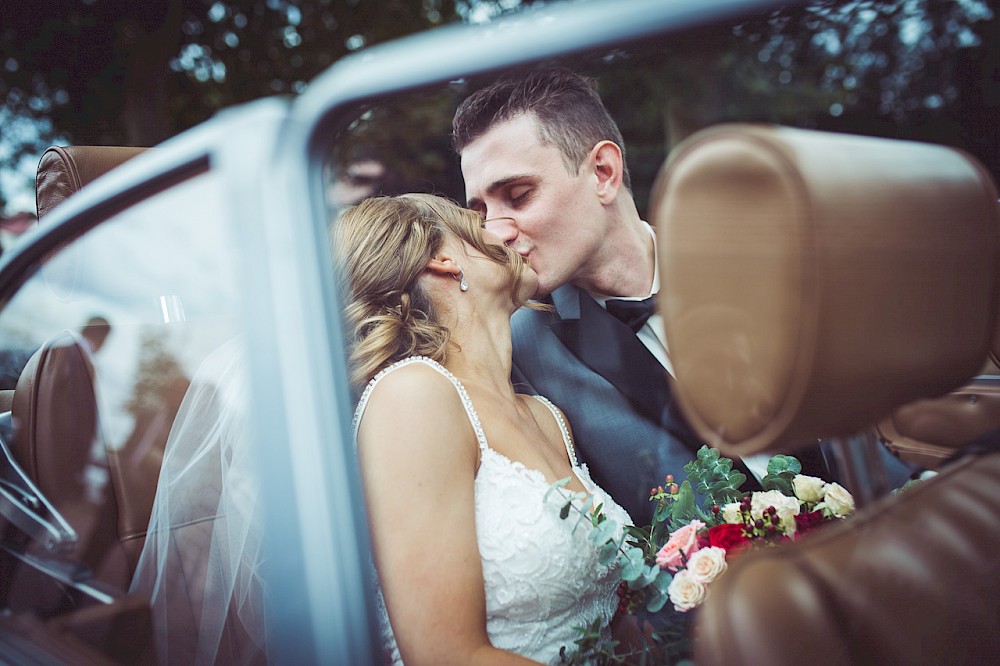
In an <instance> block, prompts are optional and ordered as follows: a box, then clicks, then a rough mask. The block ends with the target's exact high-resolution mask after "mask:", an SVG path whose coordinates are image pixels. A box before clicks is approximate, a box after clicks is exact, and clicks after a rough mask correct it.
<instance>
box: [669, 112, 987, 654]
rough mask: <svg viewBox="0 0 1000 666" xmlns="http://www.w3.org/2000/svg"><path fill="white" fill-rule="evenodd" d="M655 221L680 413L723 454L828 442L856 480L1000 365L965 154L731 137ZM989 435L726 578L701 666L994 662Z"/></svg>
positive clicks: (979, 184)
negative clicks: (896, 418) (884, 441)
mask: <svg viewBox="0 0 1000 666" xmlns="http://www.w3.org/2000/svg"><path fill="white" fill-rule="evenodd" d="M653 201H654V203H653V210H655V211H656V212H655V219H656V224H657V228H658V237H659V238H661V239H663V241H664V242H663V243H662V244H661V245H660V246H659V247H660V248H661V250H660V255H659V261H660V267H661V272H662V274H663V275H664V276H665V281H664V284H665V287H664V289H665V293H664V298H663V299H662V301H661V303H663V304H664V305H663V311H664V315H665V317H664V319H665V326H666V328H667V333H668V336H669V339H670V348H671V358H672V360H673V362H674V364H675V365H674V367H675V369H676V372H677V393H678V398H679V399H680V400H681V402H682V404H683V406H684V408H685V413H686V414H687V415H688V417H689V419H690V421H691V423H692V424H693V425H694V426H695V427H696V428H697V429H698V431H699V433H700V434H701V435H702V436H703V437H704V438H705V439H706V441H708V442H709V443H711V444H713V445H714V446H716V447H718V448H719V449H720V450H722V451H723V452H724V453H729V454H733V455H746V454H750V453H758V452H765V451H775V450H781V449H782V447H783V446H784V447H796V448H802V447H803V446H810V445H815V444H816V442H817V440H818V439H819V438H821V437H827V436H833V437H834V438H835V441H836V443H837V445H838V446H839V447H841V448H842V449H844V450H845V451H844V452H845V456H844V460H845V461H846V463H847V464H848V465H853V466H855V467H863V466H864V465H866V464H868V459H867V457H866V456H865V455H863V454H864V452H865V450H866V449H868V450H870V449H871V447H872V446H873V445H874V444H875V439H874V437H873V436H871V433H872V430H871V428H872V426H873V425H874V424H875V423H876V422H878V420H879V419H881V418H882V417H883V415H884V414H887V413H890V412H892V411H893V410H896V409H899V408H901V407H903V406H904V405H907V404H909V403H911V402H912V401H913V400H914V399H915V398H921V397H926V396H934V395H939V394H942V393H946V392H948V391H953V390H958V391H963V392H964V393H960V394H959V395H968V394H969V393H968V391H969V389H964V388H957V387H959V386H961V385H962V384H964V383H965V382H966V381H967V379H968V377H969V376H970V375H972V374H974V373H975V372H976V371H977V370H978V369H979V368H980V367H981V366H982V364H983V362H984V359H985V358H986V357H987V355H988V354H996V353H997V345H996V338H995V336H994V329H995V322H996V318H997V304H998V303H1000V291H998V286H1000V263H998V260H1000V254H998V249H1000V245H998V238H1000V237H998V232H1000V226H998V223H1000V205H998V202H997V190H996V186H995V185H994V184H993V182H992V180H991V178H990V176H989V175H988V174H987V173H986V172H985V170H984V169H983V168H982V166H981V165H980V164H979V163H978V162H977V161H976V160H975V159H974V158H972V157H970V156H968V155H966V154H964V153H962V152H960V151H957V150H955V149H952V148H948V147H943V146H937V145H931V144H917V143H912V142H905V141H894V140H887V139H879V138H868V137H854V136H843V135H832V134H825V133H820V132H813V131H808V130H798V129H789V128H775V127H762V126H753V125H730V126H720V127H717V128H713V129H710V130H707V131H705V132H702V133H699V134H696V135H695V136H693V137H691V138H690V139H689V140H688V141H687V142H685V143H684V144H683V145H682V146H679V147H678V149H677V150H676V151H675V152H674V153H673V154H672V155H671V157H670V158H669V160H668V162H667V164H666V165H665V167H664V170H663V172H662V173H661V176H660V180H659V181H658V184H657V186H656V188H655V191H654V195H653ZM946 399H947V398H946ZM951 418H956V417H955V413H954V412H953V414H952V416H951ZM973 421H974V422H975V425H976V426H979V425H981V421H979V420H978V419H976V418H973ZM946 430H947V428H946ZM977 430H978V429H977V428H975V427H973V426H972V425H969V426H966V427H965V428H963V429H960V430H959V431H960V432H965V433H968V434H969V435H971V437H970V441H971V440H972V439H975V438H977V437H980V436H981V435H982V437H980V439H979V440H978V441H977V442H976V443H975V444H974V445H973V446H972V447H971V448H970V449H969V450H967V451H965V450H961V449H960V450H959V452H958V453H957V454H956V455H957V456H958V457H957V460H955V461H953V462H950V463H949V464H947V465H944V466H942V467H941V472H940V474H938V475H936V476H934V477H933V478H930V479H927V480H924V481H921V482H920V483H919V484H917V485H916V486H914V487H911V488H907V489H905V490H902V491H901V492H899V493H897V494H892V495H888V496H884V497H882V498H881V499H878V500H877V501H875V502H872V503H871V504H869V505H868V506H867V507H865V508H864V510H863V511H862V512H860V513H859V514H858V515H856V516H855V517H854V518H853V519H851V520H849V521H846V522H844V523H842V524H840V525H836V526H833V527H831V528H830V529H828V530H825V531H823V532H821V533H819V534H818V535H816V536H812V535H810V536H809V537H805V538H803V539H802V541H801V542H799V543H797V544H796V546H795V547H793V548H775V549H773V550H767V549H765V550H762V551H757V552H755V553H753V554H752V555H750V556H747V557H745V558H741V559H739V560H737V561H736V562H734V563H733V565H732V567H731V570H730V571H729V572H728V573H727V574H726V576H724V577H723V578H722V579H721V583H722V584H721V585H720V586H719V587H718V588H713V589H712V593H711V594H710V595H709V598H708V599H707V601H706V604H705V606H704V607H703V608H702V609H700V615H699V618H698V631H699V637H700V640H699V641H698V642H697V646H696V650H697V658H696V660H697V663H705V664H732V663H773V664H799V663H803V662H806V661H809V662H811V663H974V662H977V661H979V660H981V659H983V658H984V656H985V655H992V654H996V653H997V651H998V649H1000V638H998V636H997V633H996V631H995V626H996V618H997V617H1000V603H998V600H997V597H996V594H995V588H994V586H993V585H992V584H988V583H987V581H995V580H996V577H997V573H998V571H997V564H996V558H995V557H994V556H993V553H995V552H996V549H997V548H998V547H1000V519H998V516H1000V495H998V492H997V490H998V488H1000V483H998V481H1000V479H998V477H997V475H998V474H1000V452H998V446H997V445H998V443H1000V439H998V436H997V433H996V432H993V433H986V434H985V435H983V433H982V432H981V431H977ZM967 443H968V442H962V444H967ZM942 448H944V445H942ZM859 451H860V452H861V454H862V455H858V452H859ZM860 471H862V470H855V473H854V474H852V475H849V476H850V477H852V478H855V479H857V480H858V481H859V482H862V481H864V479H865V476H866V475H865V474H863V473H859V472H860ZM851 490H852V492H854V494H855V497H856V498H861V497H864V496H865V493H864V492H859V489H858V488H852V489H851ZM859 503H860V502H859Z"/></svg>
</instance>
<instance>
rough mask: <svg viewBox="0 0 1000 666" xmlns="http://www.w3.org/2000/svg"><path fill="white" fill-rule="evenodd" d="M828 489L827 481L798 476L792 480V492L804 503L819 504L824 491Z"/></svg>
mask: <svg viewBox="0 0 1000 666" xmlns="http://www.w3.org/2000/svg"><path fill="white" fill-rule="evenodd" d="M824 488H826V481H824V480H823V479H820V478H818V477H815V476H806V475H805V474H796V475H795V478H794V479H792V490H794V491H795V496H796V497H798V498H799V499H800V500H802V501H803V502H819V501H820V500H821V499H823V489H824Z"/></svg>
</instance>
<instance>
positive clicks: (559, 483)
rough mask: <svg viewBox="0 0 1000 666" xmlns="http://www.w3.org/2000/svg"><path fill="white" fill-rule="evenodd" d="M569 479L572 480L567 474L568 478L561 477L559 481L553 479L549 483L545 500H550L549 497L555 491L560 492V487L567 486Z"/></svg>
mask: <svg viewBox="0 0 1000 666" xmlns="http://www.w3.org/2000/svg"><path fill="white" fill-rule="evenodd" d="M569 480H570V477H568V476H567V477H566V478H563V479H559V480H558V481H553V482H552V483H551V484H550V485H549V489H548V490H546V491H545V496H544V497H543V498H542V499H543V500H548V499H549V495H551V494H552V493H553V492H559V489H560V488H563V487H565V486H566V484H568V483H569ZM559 494H560V495H561V494H562V493H559Z"/></svg>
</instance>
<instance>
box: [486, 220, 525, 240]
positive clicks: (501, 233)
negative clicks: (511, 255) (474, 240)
mask: <svg viewBox="0 0 1000 666" xmlns="http://www.w3.org/2000/svg"><path fill="white" fill-rule="evenodd" d="M486 230H487V231H489V232H490V233H491V234H493V235H494V236H496V237H497V238H499V239H500V240H501V241H503V243H504V244H505V245H509V244H510V243H512V242H513V241H514V239H516V238H517V223H516V222H515V221H514V218H512V217H491V218H488V219H487V220H486Z"/></svg>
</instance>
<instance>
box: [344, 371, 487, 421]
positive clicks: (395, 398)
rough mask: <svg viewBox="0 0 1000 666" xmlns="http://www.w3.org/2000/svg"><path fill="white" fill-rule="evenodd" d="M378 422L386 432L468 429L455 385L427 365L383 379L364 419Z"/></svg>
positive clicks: (366, 410)
mask: <svg viewBox="0 0 1000 666" xmlns="http://www.w3.org/2000/svg"><path fill="white" fill-rule="evenodd" d="M373 417H374V418H373ZM374 420H377V421H378V422H380V423H381V424H382V426H383V427H387V428H402V429H405V428H414V427H419V426H420V424H424V423H430V424H437V427H440V428H445V427H447V426H448V425H449V423H450V424H453V425H454V426H456V427H461V428H462V430H464V429H465V427H464V426H465V425H466V424H467V423H468V417H467V416H466V415H465V408H464V406H463V405H462V400H461V397H460V396H459V394H458V390H457V389H456V387H455V385H454V384H453V383H452V381H451V380H450V379H449V378H448V377H447V376H445V375H444V374H443V373H442V372H441V371H440V370H437V369H435V368H434V367H432V366H430V365H428V364H426V363H419V362H415V363H408V364H406V365H404V366H402V367H398V368H394V369H393V370H392V371H391V372H389V373H387V374H386V375H385V376H383V377H381V378H380V379H379V381H378V383H377V384H376V385H375V387H374V388H373V389H372V392H371V396H370V397H369V400H368V405H367V408H366V409H365V414H364V417H363V419H362V427H364V426H365V425H366V422H369V423H370V422H372V421H374Z"/></svg>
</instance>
